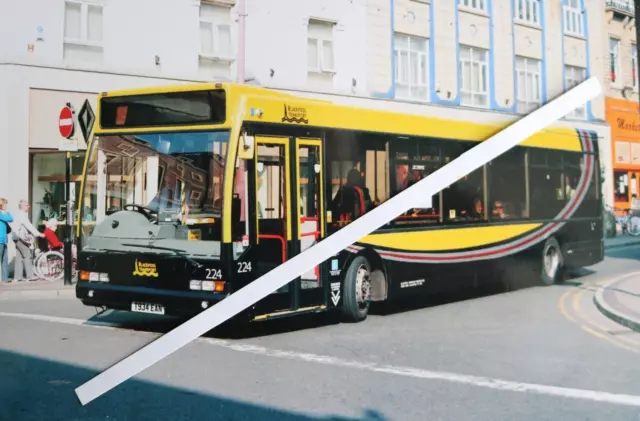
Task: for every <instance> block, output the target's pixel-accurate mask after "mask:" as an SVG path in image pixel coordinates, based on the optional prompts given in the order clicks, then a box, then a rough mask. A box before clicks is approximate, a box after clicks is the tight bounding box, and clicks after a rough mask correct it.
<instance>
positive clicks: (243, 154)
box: [238, 132, 255, 160]
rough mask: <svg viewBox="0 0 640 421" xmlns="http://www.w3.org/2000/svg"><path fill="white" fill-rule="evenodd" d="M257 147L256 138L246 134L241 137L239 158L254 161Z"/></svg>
mask: <svg viewBox="0 0 640 421" xmlns="http://www.w3.org/2000/svg"><path fill="white" fill-rule="evenodd" d="M254 147H255V137H254V136H251V135H248V134H247V133H246V132H245V133H242V134H241V135H240V148H239V151H238V158H240V159H244V160H249V159H253V148H254Z"/></svg>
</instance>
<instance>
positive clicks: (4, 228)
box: [0, 197, 13, 282]
mask: <svg viewBox="0 0 640 421" xmlns="http://www.w3.org/2000/svg"><path fill="white" fill-rule="evenodd" d="M7 204H8V202H7V199H5V198H4V197H0V272H1V273H2V277H1V278H0V281H1V282H9V250H8V248H7V247H8V244H9V234H11V225H9V224H11V223H12V222H13V216H11V214H10V213H9V211H8V210H7Z"/></svg>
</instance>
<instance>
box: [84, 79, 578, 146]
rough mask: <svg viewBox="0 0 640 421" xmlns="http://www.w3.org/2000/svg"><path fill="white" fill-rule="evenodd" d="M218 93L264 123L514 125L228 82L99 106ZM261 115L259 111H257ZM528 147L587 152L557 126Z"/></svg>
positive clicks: (465, 133) (480, 131)
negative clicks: (338, 101)
mask: <svg viewBox="0 0 640 421" xmlns="http://www.w3.org/2000/svg"><path fill="white" fill-rule="evenodd" d="M216 89H217V90H219V89H224V90H225V91H226V92H227V104H228V106H227V109H228V110H229V112H228V115H229V116H235V115H236V114H237V110H238V107H239V106H240V104H241V102H240V99H241V98H242V97H246V105H245V110H244V111H245V112H244V119H245V120H246V121H252V122H260V123H271V124H287V125H297V126H311V127H323V128H329V129H346V130H355V131H362V132H377V133H389V134H392V135H397V136H419V137H435V138H442V139H451V140H467V141H483V140H485V139H487V138H489V137H490V136H492V135H494V134H496V133H498V132H499V131H500V130H501V129H503V128H504V127H507V126H508V125H510V124H511V122H503V123H476V122H469V121H464V120H459V119H449V118H440V117H434V116H428V115H420V114H409V113H403V112H397V111H388V110H380V109H373V108H365V107H355V106H346V105H338V104H335V103H334V102H331V101H328V100H318V99H313V98H308V97H304V96H302V95H300V96H298V95H293V94H289V93H285V92H281V91H277V90H274V89H269V88H264V87H261V86H256V85H250V84H237V83H229V82H222V83H190V84H178V85H166V86H155V87H145V88H137V89H128V90H119V91H110V92H103V93H101V94H100V95H99V99H98V102H100V99H101V98H105V97H118V96H133V95H151V94H162V93H177V92H193V91H202V90H216ZM256 110H257V111H259V112H255V111H256ZM99 112H100V104H99V103H98V110H97V114H99ZM226 120H227V121H226V123H225V124H222V125H219V127H225V126H230V120H231V119H230V118H227V119H226ZM97 121H100V117H98V118H97ZM186 128H189V129H191V128H195V127H191V126H190V127H184V126H183V127H172V128H171V130H184V129H186ZM198 128H199V129H202V128H203V127H201V126H200V127H198ZM156 129H157V128H156ZM98 130H99V129H98ZM109 131H110V130H109ZM127 131H128V130H127ZM523 145H526V146H534V147H543V148H549V149H563V150H574V151H580V150H582V145H581V142H580V139H579V137H578V132H577V130H576V129H571V128H566V127H558V126H556V127H553V126H552V127H550V128H547V129H544V130H542V131H541V132H539V133H536V134H535V135H533V136H531V137H530V138H529V139H527V140H525V141H524V142H523Z"/></svg>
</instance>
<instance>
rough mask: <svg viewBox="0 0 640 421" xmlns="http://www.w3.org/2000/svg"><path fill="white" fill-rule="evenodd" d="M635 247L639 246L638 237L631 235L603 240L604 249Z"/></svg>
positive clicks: (639, 240) (639, 238)
mask: <svg viewBox="0 0 640 421" xmlns="http://www.w3.org/2000/svg"><path fill="white" fill-rule="evenodd" d="M635 245H640V236H638V237H633V236H631V235H619V236H617V237H611V238H605V240H604V248H605V249H614V248H619V247H629V246H635Z"/></svg>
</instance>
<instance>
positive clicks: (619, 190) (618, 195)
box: [613, 171, 629, 203]
mask: <svg viewBox="0 0 640 421" xmlns="http://www.w3.org/2000/svg"><path fill="white" fill-rule="evenodd" d="M613 182H614V183H615V192H614V196H613V197H614V200H615V201H616V202H619V203H627V202H628V201H629V176H628V174H627V172H626V171H615V172H614V173H613Z"/></svg>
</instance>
